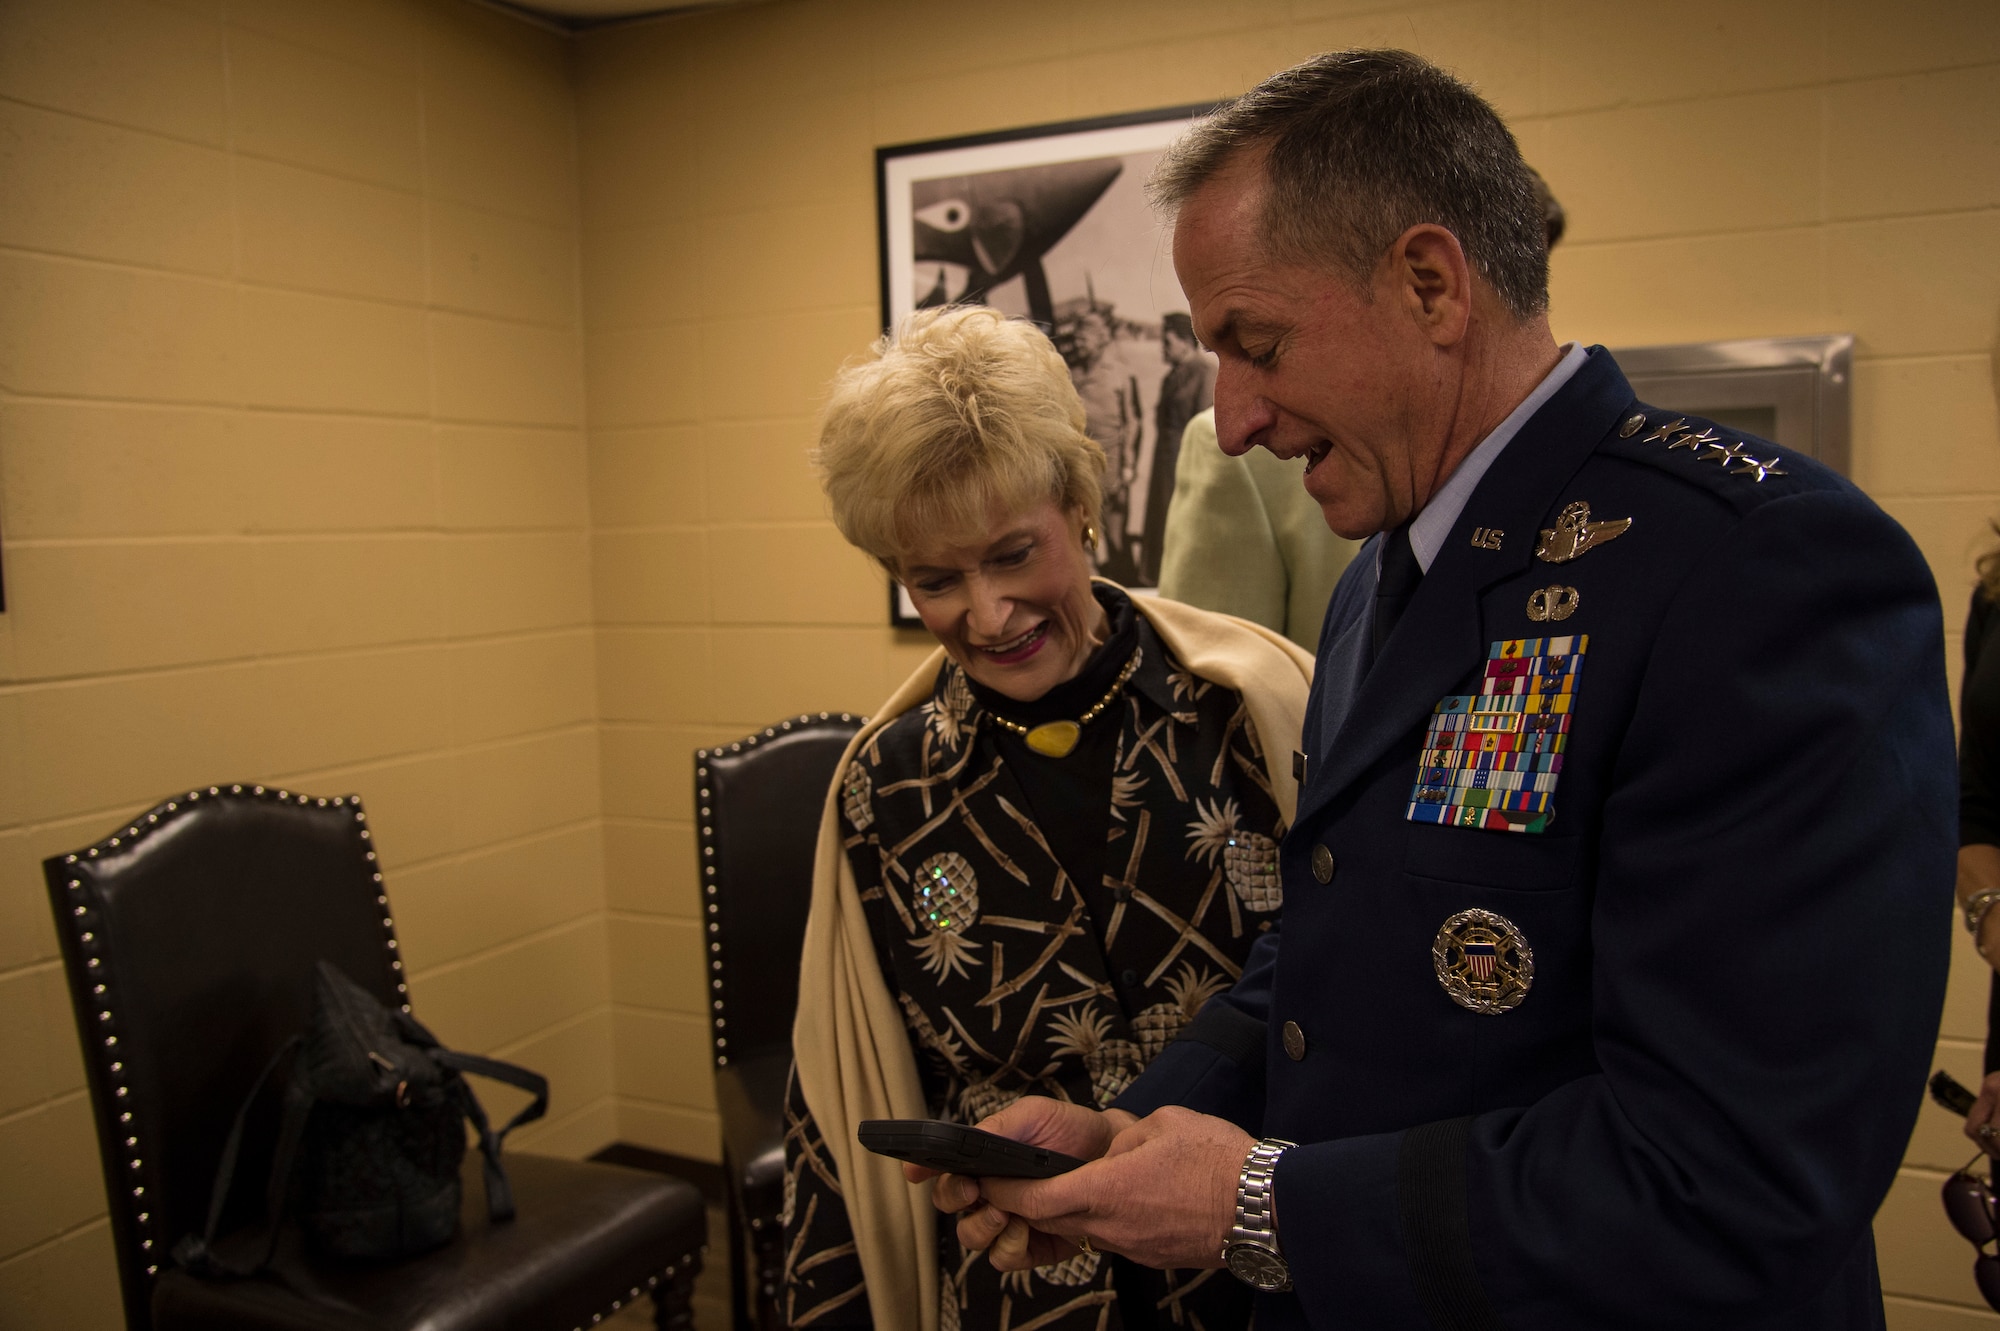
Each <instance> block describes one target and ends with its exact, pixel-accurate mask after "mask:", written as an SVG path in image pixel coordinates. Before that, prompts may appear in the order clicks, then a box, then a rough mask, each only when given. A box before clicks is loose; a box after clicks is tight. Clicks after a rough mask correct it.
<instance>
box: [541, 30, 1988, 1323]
mask: <svg viewBox="0 0 2000 1331" xmlns="http://www.w3.org/2000/svg"><path fill="white" fill-rule="evenodd" d="M1362 44H1395V45H1403V46H1408V47H1411V48H1414V49H1416V50H1418V51H1422V52H1424V53H1426V54H1428V55H1430V56H1432V57H1433V58H1436V59H1439V60H1441V61H1443V62H1445V63H1447V64H1450V65H1452V66H1453V67H1455V68H1457V69H1458V70H1460V71H1461V72H1462V73H1464V74H1465V75H1467V76H1468V77H1470V78H1472V79H1473V80H1475V81H1476V82H1477V83H1478V84H1479V85H1480V86H1481V87H1482V88H1483V89H1484V90H1485V92H1486V93H1487V94H1488V96H1490V97H1491V98H1492V99H1493V100H1494V101H1495V102H1496V103H1497V104H1498V105H1499V106H1500V108H1501V109H1502V110H1503V111H1504V112H1505V113H1506V114H1507V115H1508V116H1509V117H1510V119H1511V120H1512V121H1513V123H1514V125H1515V128H1516V130H1517V132H1518V133H1519V135H1520V137H1521V141H1522V144H1523V146H1524V148H1525V149H1526V151H1527V153H1528V155H1529V157H1530V159H1531V160H1532V161H1533V162H1534V163H1535V164H1536V165H1537V166H1538V167H1540V168H1541V169H1542V170H1543V171H1544V173H1546V175H1547V176H1548V178H1549V180H1550V181H1551V182H1552V183H1553V185H1554V187H1555V189H1556V192H1557V193H1558V195H1559V196H1560V197H1561V198H1562V199H1563V201H1564V202H1565V204H1567V205H1568V207H1569V210H1570V218H1571V233H1570V239H1569V240H1568V241H1567V242H1566V243H1565V245H1564V246H1563V247H1562V249H1561V250H1559V251H1558V253H1557V256H1556V260H1555V283H1554V300H1555V321H1556V325H1557V330H1558V333H1559V334H1560V335H1561V336H1564V337H1575V338H1581V339H1584V340H1586V341H1592V342H1605V343H1610V344H1626V345H1632V344H1640V343H1650V342H1670V341H1682V340H1694V339H1707V338H1718V337H1745V336H1760V335H1768V334H1784V333H1822V332H1835V331H1851V332H1853V333H1854V334H1856V336H1857V338H1858V360H1857V367H1856V371H1855V403H1856V416H1857V419H1856V428H1855V459H1856V465H1855V470H1856V474H1857V477H1858V479H1859V480H1860V481H1861V482H1862V484H1864V485H1865V486H1867V487H1868V488H1869V489H1870V491H1871V492H1872V493H1874V494H1875V495H1876V496H1877V497H1878V498H1879V499H1880V500H1881V501H1882V502H1883V503H1884V504H1885V505H1886V506H1887V507H1888V508H1889V509H1890V510H1891V511H1892V512H1893V513H1895V515H1896V516H1897V517H1898V518H1900V519H1901V520H1902V521H1903V522H1904V523H1905V524H1906V525H1908V526H1909V528H1910V529H1911V531H1912V532H1913V533H1915V535H1916V537H1917V539H1918V540H1919V542H1920V543H1921V544H1922V546H1923V548H1924V550H1925V552H1926V554H1927V555H1928V556H1929V557H1930V559H1931V561H1932V563H1933V566H1934V567H1935V568H1936V570H1937V571H1938V576H1939V579H1940V582H1941V584H1942V586H1943V587H1944V589H1945V599H1946V602H1947V614H1948V617H1949V619H1950V621H1951V627H1952V629H1953V630H1954V632H1953V637H1952V646H1953V650H1954V651H1956V650H1957V647H1958V636H1957V632H1956V630H1957V629H1958V628H1959V626H1960V625H1961V624H1962V622H1963V617H1964V599H1965V596H1966V594H1967V593H1968V591H1969V590H1970V586H1971V580H1970V561H1971V558H1972V556H1973V554H1974V553H1975V551H1976V549H1977V548H1978V547H1979V545H1980V543H1981V540H1982V537H1981V532H1982V530H1983V528H1982V522H1983V519H1984V518H1985V516H1986V515H1987V514H1989V513H2000V438H1996V427H1995V412H1994V397H1993V389H1992V378H1991V365H1990V361H1989V357H1990V355H1991V353H1992V350H1993V348H1994V343H1995V330H1996V324H2000V11H1996V10H1995V9H1994V7H1993V6H1992V5H1991V4H1990V3H1987V2H1983V0H1961V2H1960V3H1949V2H1936V3H1928V4H1925V3H1918V4H1906V5H1897V6H1885V5H1882V4H1880V3H1878V2H1877V0H1758V2H1756V3H1741V2H1740V0H1731V2H1729V3H1720V2H1717V0H1694V2H1692V3H1690V2H1688V0H1637V2H1627V0H1621V2H1620V3H1615V4H1605V3H1602V0H1587V2H1586V0H1543V2H1542V3H1534V2H1533V0H1515V2H1508V0H1501V2H1499V3H1462V4H1429V5H1425V4H1408V3H1405V4H1397V3H1393V0H1290V2H1289V3H1286V2H1285V0H1101V2H1099V3H1091V4H1084V5H1078V4H1075V3H1070V2H1069V0H1011V2H1010V3H1004V4H997V5H984V6H955V5H943V4H935V3H932V4H925V3H921V2H920V0H789V2H787V3H777V4H770V5H763V6H755V7H750V8H746V9H743V10H740V11H729V12H720V13H712V14H707V15H702V16H698V17H692V18H685V19H676V20H670V21H665V22H660V23H656V24H652V25H648V26H644V27H636V28H627V29H621V30H613V31H609V32H603V33H599V34H595V35H591V36H588V37H586V38H584V39H583V40H582V41H581V42H580V43H579V46H580V52H581V60H580V63H579V84H580V89H581V96H582V101H581V117H580V123H581V126H582V144H583V183H584V189H583V228H584V256H585V265H584V267H585V284H584V288H585V311H586V318H585V324H586V328H587V331H588V343H587V353H586V363H587V366H588V374H589V404H590V426H591V433H590V451H591V478H592V486H593V495H594V501H595V505H596V507H595V509H594V513H595V518H596V522H597V527H596V541H597V555H598V562H597V575H598V582H597V588H598V615H599V628H598V666H599V671H600V681H601V692H600V694H599V699H600V706H601V707H602V709H603V715H604V719H605V724H604V789H605V812H606V815H607V822H606V839H605V845H606V876H607V877H606V886H607V892H608V894H609V898H610V902H611V908H612V919H613V921H614V927H613V930H612V939H613V960H612V987H613V992H614V995H615V997H616V1000H617V1002H618V1005H619V1006H618V1018H617V1061H618V1094H619V1126H620V1131H621V1132H622V1133H623V1134H624V1136H625V1137H626V1138H628V1139H630V1140H635V1141H643V1142H647V1143H649V1144H652V1145H656V1146H659V1147H662V1148H665V1149H676V1150H683V1151H696V1150H700V1149H712V1146H711V1145H710V1143H711V1142H712V1140H713V1139H712V1132H713V1127H712V1113H713V1111H712V1108H711V1106H710V1102H709V1099H708V1091H707V1082H706V1080H705V1079H704V1078H703V1077H702V1076H701V1075H700V1063H699V1060H700V1056H701V1021H700V1013H701V1007H700V1000H701V997H702V995H701V991H700V985H699V982H698V980H697V979H696V978H694V977H696V976H698V975H699V970H698V967H699V962H700V955H699V942H698V938H697V934H696V925H695V916H696V888H695V876H694V856H693V850H692V828H691V826H690V824H689V821H688V819H689V813H690V809H689V791H688V785H687V769H688V761H687V756H686V755H687V750H688V749H689V748H690V747H692V746H693V745H695V744H697V743H702V742H707V741H710V740H714V739H721V738H726V737H730V736H734V735H737V734H740V733H742V732H743V731H745V730H747V729H749V728H751V727H753V726H761V725H764V724H767V723H769V722H770V721H772V720H775V719H777V718H778V717H780V716H783V715H785V714H788V713H792V712H798V711H803V710H819V709H821V708H854V709H862V710H865V709H867V708H869V707H871V706H872V705H873V704H874V703H875V702H876V701H878V700H879V698H880V697H881V696H882V695H883V694H884V693H885V692H886V691H887V689H888V687H889V685H890V683H891V682H892V681H893V680H895V679H897V678H898V677H900V675H901V673H902V672H904V671H905V670H906V669H907V668H908V667H909V666H910V665H911V664H912V662H913V659H914V658H915V656H916V655H917V653H918V651H919V650H920V649H921V644H920V643H917V642H914V641H913V640H911V639H909V638H906V637H901V636H898V635H896V634H894V633H892V632H891V631H889V630H888V629H885V628H883V627H881V626H880V624H881V619H882V614H883V611H882V604H881V602H882V592H881V584H880V581H879V578H878V576H877V575H876V574H875V573H874V572H873V571H872V570H871V569H870V568H868V567H867V566H866V564H864V563H863V562H862V561H861V560H859V559H858V558H856V557H854V556H853V555H852V554H851V553H849V552H847V551H845V550H843V549H842V548H841V546H840V544H839V541H838V538H837V537H836V536H835V534H834V532H833V530H832V528H831V526H830V525H829V524H828V523H827V522H826V521H825V519H824V516H823V510H822V508H821V506H820V503H819V500H818V498H817V496H816V495H815V493H814V491H813V489H812V486H811V482H810V478H809V476H808V474H807V472H806V469H805V463H804V451H805V449H806V448H807V446H808V444H809V443H810V438H811V425H812V413H813V410H814V405H815V402H816V399H817V394H818V393H819V391H820V386H821V385H822V384H823V382H824V381H825V379H826V377H827V376H828V374H829V372H830V371H831V370H832V369H833V367H834V366H835V365H837V364H838V363H839V362H840V361H841V360H842V359H843V358H844V357H846V356H849V355H852V354H854V353H855V352H857V351H859V350H861V349H862V348H863V347H864V346H865V345H866V343H867V341H868V339H869V337H870V336H871V335H872V333H873V332H874V331H875V329H876V323H877V319H878V312H877V305H876V268H875V257H874V256H875V251H874V225H875V211H874V199H873V192H872V181H873V156H872V154H873V149H874V148H875V147H876V146H877V145H882V144H893V143H902V142H909V141H912V140H918V139H928V138H937V137H942V136H946V135H953V134H963V133H973V132H977V131H981V130H990V129H1000V128H1006V127H1009V126H1015V125H1024V124H1035V123H1042V122H1048V121H1055V120H1063V119H1069V118H1074V117H1082V116H1094V115H1103V114H1108V113H1112V112H1119V111H1131V110H1137V109H1143V108H1147V107H1154V106H1163V105H1174V104H1179V103H1184V102H1192V101H1200V100H1203V99H1206V98H1213V97H1222V96H1227V95H1229V94H1232V93H1236V92H1240V91H1241V90H1243V89H1244V88H1245V87H1247V86H1249V85H1250V84H1251V83H1253V82H1255V81H1256V80H1257V79H1258V78H1261V77H1262V76H1263V75H1265V74H1267V73H1269V72H1271V71H1272V70H1275V69H1278V68H1280V67H1282V66H1285V65H1287V64H1290V63H1293V62H1295V61H1297V60H1300V59H1302V58H1304V57H1306V56H1308V55H1311V54H1313V53H1314V52H1317V51H1321V50H1325V49H1329V48H1333V47H1339V46H1351V45H1362ZM1955 677H1956V663H1955V662H1954V678H1955ZM665 957H674V958H678V959H679V963H680V964H679V967H677V968H674V973H676V974H678V975H680V976H682V977H684V980H683V983H682V984H681V986H680V987H679V988H678V989H670V988H669V987H668V985H667V984H666V982H665V979H664V976H665V973H666V972H664V971H663V970H662V968H661V966H660V962H661V959H662V958H665ZM1959 963H1960V964H1959V969H1958V973H1957V976H1956V983H1955V985H1954V989H1953V998H1952V1006H1951V1010H1950V1013H1949V1016H1948V1018H1947V1021H1946V1024H1945V1032H1946V1038H1945V1040H1944V1041H1943V1042H1942V1049H1941V1057H1942V1059H1943V1061H1944V1062H1945V1063H1946V1064H1948V1065H1950V1066H1952V1067H1954V1068H1956V1069H1957V1070H1958V1071H1959V1073H1960V1075H1961V1076H1968V1077H1969V1076H1972V1075H1973V1074H1976V1072H1977V1071H1978V1055H1977V1049H1976V1044H1975V1041H1976V1039H1977V1038H1978V1037H1979V1036H1980V1034H1981V1032H1982V1031H1983V1028H1984V1008H1983V989H1982V988H1981V985H1982V984H1983V980H1982V979H1981V975H1982V971H1981V969H1980V967H1979V966H1978V962H1977V957H1976V956H1974V955H1973V954H1972V953H1971V951H1970V949H1969V948H1965V949H1962V952H1961V955H1960V957H1959ZM1829 982H1830V983H1837V982H1838V980H1837V977H1836V976H1833V975H1830V976H1829ZM1926 1114H1927V1117H1926V1124H1925V1128H1924V1129H1923V1131H1922V1132H1920V1134H1919V1136H1918V1138H1917V1141H1916V1143H1915V1146H1914V1147H1913V1149H1912V1152H1911V1155H1910V1168H1909V1169H1907V1170H1906V1171H1905V1173H1904V1175H1903V1177H1902V1179H1901V1181H1900V1182H1899V1184H1898V1186H1897V1190H1896V1192H1895V1194H1894V1195H1893V1196H1892V1197H1891V1199H1890V1202H1889V1205H1888V1207H1887V1209H1886V1210H1885V1212H1884V1216H1883V1220H1882V1222H1881V1225H1880V1226H1879V1233H1880V1237H1881V1242H1882V1248H1883V1258H1882V1261H1883V1273H1884V1280H1885V1282H1886V1283H1887V1285H1888V1287H1889V1288H1890V1289H1891V1290H1893V1291H1896V1292H1897V1298H1896V1299H1895V1300H1894V1305H1895V1306H1894V1311H1893V1312H1892V1325H1894V1326H1896V1327H1899V1328H1929V1327H1947V1326H1960V1325H1966V1324H1969V1323H1970V1322H1972V1321H1975V1320H1977V1321H1981V1322H1987V1321H2000V1319H1992V1318H1990V1317H1988V1316H1986V1315H1984V1314H1981V1315H1979V1316H1977V1317H1975V1316H1974V1315H1972V1314H1970V1313H1961V1312H1959V1311H1956V1310H1955V1309H1954V1308H1953V1307H1951V1306H1950V1305H1952V1304H1957V1305H1968V1304H1971V1305H1976V1304H1978V1302H1979V1300H1978V1295H1977V1293H1976V1292H1975V1291H1974V1289H1973V1286H1972V1281H1971V1253H1970V1250H1969V1249H1967V1248H1966V1247H1965V1245H1964V1244H1963V1243H1962V1242H1961V1241H1960V1240H1959V1239H1958V1238H1957V1237H1956V1235H1954V1234H1953V1233H1952V1232H1951V1231H1950V1230H1949V1229H1948V1228H1946V1227H1945V1225H1944V1222H1943V1220H1942V1217H1941V1215H1940V1214H1939V1213H1938V1208H1937V1201H1936V1187H1937V1184H1938V1182H1939V1181H1940V1180H1941V1178H1942V1174H1941V1173H1940V1172H1939V1171H1940V1170H1948V1169H1951V1168H1955V1167H1956V1166H1957V1165H1958V1164H1960V1163H1961V1162H1962V1160H1963V1158H1964V1156H1965V1155H1966V1154H1968V1153H1969V1152H1964V1151H1960V1150H1959V1146H1958V1142H1957V1140H1956V1139H1954V1138H1953V1137H1952V1135H1951V1132H1950V1129H1949V1125H1948V1124H1946V1123H1945V1122H1944V1121H1943V1119H1942V1117H1941V1116H1940V1115H1938V1114H1937V1113H1936V1112H1935V1111H1926Z"/></svg>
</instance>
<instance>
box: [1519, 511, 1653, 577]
mask: <svg viewBox="0 0 2000 1331" xmlns="http://www.w3.org/2000/svg"><path fill="white" fill-rule="evenodd" d="M1631 525H1632V519H1630V518H1606V519H1605V520H1604V521H1603V522H1592V521H1591V520H1590V501H1589V500H1588V499H1579V500H1577V501H1576V502H1575V503H1574V504H1571V505H1569V506H1568V507H1567V508H1565V509H1563V511H1562V512H1561V513H1560V514H1558V515H1557V516H1556V525H1555V527H1554V529H1553V530H1551V529H1550V528H1548V527H1544V528H1542V539H1541V540H1540V541H1538V542H1536V544H1535V555H1536V557H1537V558H1539V559H1546V560H1547V561H1548V562H1549V563H1551V564H1567V563H1568V562H1569V561H1570V560H1572V559H1575V558H1576V557H1577V556H1578V555H1580V554H1582V553H1583V552H1584V551H1586V550H1594V549H1596V548H1597V547H1598V546H1600V545H1603V544H1604V543H1605V542H1606V541H1615V540H1617V539H1618V538H1619V537H1620V536H1623V535H1624V534H1625V530H1626V528H1628V527H1630V526H1631Z"/></svg>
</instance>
